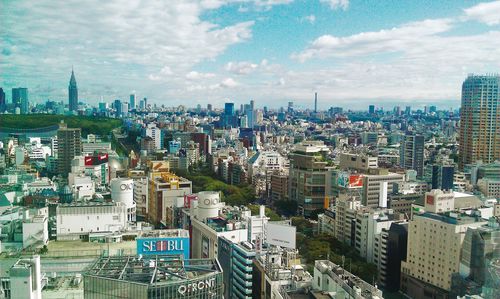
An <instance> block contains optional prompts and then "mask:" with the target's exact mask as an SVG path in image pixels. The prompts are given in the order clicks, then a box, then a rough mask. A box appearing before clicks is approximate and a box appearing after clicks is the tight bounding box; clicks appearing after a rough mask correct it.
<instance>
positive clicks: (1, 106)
mask: <svg viewBox="0 0 500 299" xmlns="http://www.w3.org/2000/svg"><path fill="white" fill-rule="evenodd" d="M6 107H7V104H6V103H5V92H4V91H3V88H1V87H0V112H4V111H5V109H6Z"/></svg>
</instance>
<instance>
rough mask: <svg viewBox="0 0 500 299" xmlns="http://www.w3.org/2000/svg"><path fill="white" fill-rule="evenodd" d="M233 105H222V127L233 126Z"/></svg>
mask: <svg viewBox="0 0 500 299" xmlns="http://www.w3.org/2000/svg"><path fill="white" fill-rule="evenodd" d="M233 119H234V103H225V104H224V119H223V124H222V125H223V126H224V127H227V126H234V121H233Z"/></svg>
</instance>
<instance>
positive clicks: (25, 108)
mask: <svg viewBox="0 0 500 299" xmlns="http://www.w3.org/2000/svg"><path fill="white" fill-rule="evenodd" d="M29 109H30V103H29V101H28V91H27V90H26V96H25V97H22V98H21V114H28V113H29Z"/></svg>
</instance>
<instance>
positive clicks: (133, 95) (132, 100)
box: [129, 93, 135, 110]
mask: <svg viewBox="0 0 500 299" xmlns="http://www.w3.org/2000/svg"><path fill="white" fill-rule="evenodd" d="M129 109H130V110H134V109H135V94H134V93H133V94H131V95H130V105H129Z"/></svg>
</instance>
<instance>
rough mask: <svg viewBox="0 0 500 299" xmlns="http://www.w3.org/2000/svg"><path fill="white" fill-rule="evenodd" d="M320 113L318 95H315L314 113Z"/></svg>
mask: <svg viewBox="0 0 500 299" xmlns="http://www.w3.org/2000/svg"><path fill="white" fill-rule="evenodd" d="M316 112H318V93H317V92H315V93H314V113H316Z"/></svg>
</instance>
